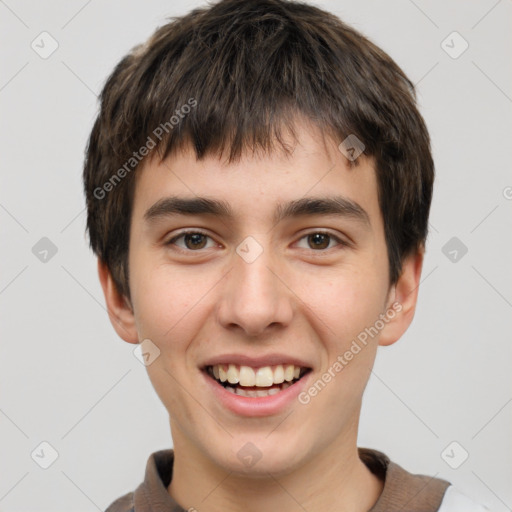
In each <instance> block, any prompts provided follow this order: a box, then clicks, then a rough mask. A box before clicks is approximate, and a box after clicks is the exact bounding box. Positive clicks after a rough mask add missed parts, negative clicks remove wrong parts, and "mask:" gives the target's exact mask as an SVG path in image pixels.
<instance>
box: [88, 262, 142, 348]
mask: <svg viewBox="0 0 512 512" xmlns="http://www.w3.org/2000/svg"><path fill="white" fill-rule="evenodd" d="M98 276H99V278H100V283H101V287H102V288H103V294H104V295H105V302H106V305H107V311H108V316H109V318H110V322H111V324H112V326H113V327H114V329H115V331H116V332H117V334H118V335H119V337H120V338H122V339H123V340H124V341H126V342H127V343H139V336H138V334H137V328H136V324H135V317H134V315H133V309H132V307H131V305H130V302H129V301H128V299H127V298H126V297H125V296H124V295H121V294H120V293H119V292H118V290H117V288H116V285H115V283H114V280H113V279H112V274H111V273H110V270H109V269H108V268H107V266H106V265H105V263H103V262H102V261H101V260H100V258H98Z"/></svg>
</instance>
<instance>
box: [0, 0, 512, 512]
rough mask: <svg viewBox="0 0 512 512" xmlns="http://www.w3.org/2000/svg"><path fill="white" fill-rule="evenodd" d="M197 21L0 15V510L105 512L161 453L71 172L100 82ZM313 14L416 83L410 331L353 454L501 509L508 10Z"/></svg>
mask: <svg viewBox="0 0 512 512" xmlns="http://www.w3.org/2000/svg"><path fill="white" fill-rule="evenodd" d="M196 5H203V2H183V1H176V2H164V1H157V0H153V1H148V2H135V1H133V0H132V1H129V2H128V1H124V2H121V1H120V0H117V1H114V0H109V1H104V2H100V1H99V0H92V1H89V2H86V1H85V2H84V1H82V0H80V1H66V2H64V1H63V0H62V1H53V2H52V1H47V2H36V1H35V0H32V1H23V2H22V1H17V0H8V1H5V2H4V1H0V34H1V38H2V40H1V44H0V55H1V75H0V108H1V121H2V122H1V133H0V154H1V165H2V167H1V180H2V181H1V184H0V226H1V227H0V229H1V240H2V242H3V243H2V247H3V250H2V251H1V252H0V259H1V260H0V308H1V312H0V322H1V323H0V326H1V354H0V429H1V430H0V431H1V436H0V470H1V475H0V510H1V511H25V510H33V511H58V510H62V511H64V510H66V511H69V510H84V511H85V510H89V511H94V510H103V509H105V508H106V507H107V506H108V505H109V504H110V503H111V502H112V501H113V500H114V499H115V498H117V497H118V496H120V495H121V494H124V493H126V492H128V491H131V490H133V489H134V488H135V487H136V486H137V485H138V484H139V483H140V481H141V480H142V477H143V472H144V469H145V464H146V460H147V457H148V456H149V454H150V453H151V452H153V451H155V450H159V449H163V448H168V447H170V446H171V438H170V432H169V427H168V418H167V414H166V411H165V409H164V407H163V406H162V405H161V403H160V402H159V400H158V398H157V396H156V394H155V393H154V391H153V389H152V387H151V385H150V382H149V379H148V377H147V374H146V370H145V368H144V366H143V365H142V364H141V363H140V362H139V361H138V360H137V359H136V358H135V357H134V355H133V353H132V352H133V348H134V347H133V346H132V345H129V344H127V343H124V342H123V341H122V340H120V339H119V338H118V337H117V335H116V334H115V332H114V330H113V328H112V326H111V324H110V322H109V319H108V317H107V314H106V311H105V307H104V299H103V295H102V291H101V288H100V284H99V281H98V278H97V274H96V261H95V259H94V257H93V255H92V253H91V252H90V251H89V249H88V246H87V241H86V239H85V236H84V229H85V212H84V204H85V203H84V199H83V195H82V184H81V170H82V169H81V168H82V159H83V151H84V147H85V143H86V139H87V136H88V133H89V131H90V129H91V127H92V122H93V119H94V117H95V114H96V111H97V98H96V95H97V94H98V93H99V91H100V90H101V87H102V84H103V83H104V80H105V79H106V77H107V75H108V74H109V73H110V71H111V70H112V68H113V67H114V65H115V64H116V63H117V62H118V61H119V59H120V58H121V57H122V56H123V55H124V54H125V53H126V52H127V51H128V50H129V49H130V48H131V47H132V46H134V45H135V44H137V43H139V42H142V41H143V40H145V39H146V38H147V37H148V36H149V35H150V34H151V33H152V32H153V30H154V29H155V28H156V27H157V26H158V25H161V24H163V23H164V22H165V18H166V17H167V16H170V15H178V14H182V13H185V12H188V11H189V10H190V9H191V8H192V7H194V6H196ZM318 5H320V6H322V7H325V8H327V9H328V10H331V11H333V12H334V13H336V14H338V15H339V16H340V17H341V18H342V19H344V20H345V21H347V22H349V23H351V24H352V25H353V26H354V27H355V28H357V29H359V30H360V31H362V32H363V33H364V34H366V35H367V36H369V37H370V38H371V39H372V40H373V41H374V42H376V43H377V44H378V45H380V46H381V47H382V48H383V49H384V50H386V51H387V52H388V53H389V54H390V55H391V56H392V57H393V58H394V59H395V60H396V61H397V62H398V64H399V65H400V66H402V67H403V69H404V70H405V72H406V73H407V74H408V75H409V77H410V78H411V79H412V81H413V82H415V83H416V84H417V86H418V98H419V105H420V109H421V111H422V113H423V114H424V117H425V119H426V122H427V125H428V127H429V129H430V132H431V136H432V142H433V151H434V157H435V161H436V169H437V182H436V188H435V196H434V202H433V207H432V215H431V233H430V236H429V240H428V247H427V255H426V261H425V266H424V273H423V278H422V279H423V281H422V285H421V288H420V295H419V304H418V309H417V314H416V317H415V320H414V322H413V324H412V326H411V327H410V329H409V330H408V332H407V333H406V335H405V336H404V337H403V338H402V340H400V341H399V342H398V343H397V344H395V345H394V346H391V347H387V348H386V347H383V348H380V349H379V355H378V358H377V362H376V365H375V368H374V373H373V375H372V377H371V380H370V382H369V385H368V388H367V391H366V395H365V401H364V409H363V413H362V419H361V428H360V437H359V445H360V446H368V447H373V448H377V449H379V450H381V451H384V452H385V453H387V454H388V455H389V456H390V457H391V458H392V459H393V460H395V461H396V462H397V463H399V464H401V465H402V466H403V467H405V468H406V469H408V470H409V471H411V472H417V473H425V474H430V475H436V476H438V477H441V478H445V479H447V480H449V481H451V482H452V483H454V484H455V485H457V486H458V487H459V488H460V489H461V490H462V491H463V492H465V493H466V494H467V495H469V496H470V497H472V498H473V499H475V500H477V501H480V502H482V503H484V504H486V505H487V506H489V507H490V508H492V509H493V510H495V511H498V512H501V511H505V510H511V507H512V486H511V485H510V484H511V476H512V461H511V454H512V441H511V436H510V432H511V423H512V422H511V415H512V404H511V401H512V391H511V385H510V361H511V360H512V359H511V355H512V354H511V352H512V343H511V337H510V327H511V325H510V318H511V308H512V273H511V271H510V262H511V261H512V257H511V256H512V243H511V237H510V233H512V229H511V228H512V215H511V212H512V200H511V198H512V188H511V187H512V175H511V172H510V168H511V167H510V164H511V154H510V146H511V140H512V133H511V132H512V130H511V123H510V121H511V109H512V84H511V78H512V77H511V74H512V73H511V65H510V49H511V39H512V37H511V32H512V31H511V23H510V22H511V19H512V1H510V0H502V1H497V2H496V0H489V1H487V0H486V1H481V2H466V1H464V2H463V1H455V0H451V1H440V0H438V1H435V2H427V1H420V0H416V1H414V2H413V1H412V0H409V1H408V0H400V1H398V0H397V1H387V2H378V1H369V0H366V1H355V0H354V1H340V0H337V1H322V2H318ZM43 31H47V32H49V33H50V34H51V36H52V37H53V38H54V39H55V40H56V41H57V42H58V45H59V46H58V49H57V50H56V51H55V52H54V53H53V54H52V55H51V56H49V57H48V58H46V59H43V58H41V57H40V55H39V54H38V53H36V52H35V51H34V50H33V49H32V48H31V43H32V41H33V40H35V41H36V43H37V42H38V41H40V37H39V34H40V33H41V32H43ZM453 31H457V32H458V33H459V34H460V35H461V36H462V37H463V38H464V40H466V41H467V42H468V44H469V48H468V49H467V50H466V51H465V52H464V53H462V54H461V55H460V56H458V58H453V54H454V53H459V52H460V50H461V49H462V48H463V46H461V45H462V44H463V41H462V40H460V39H457V38H455V39H454V38H453V36H452V37H451V38H448V40H447V42H445V43H444V45H443V46H444V48H443V46H442V42H443V41H444V40H445V39H446V38H447V36H449V35H450V34H451V33H452V32H453ZM39 45H40V46H41V45H42V43H40V42H39ZM49 47H50V46H49V40H46V43H45V48H46V49H48V48H49ZM450 47H451V48H450ZM445 49H448V50H449V51H450V52H451V53H452V56H450V55H449V54H448V53H447V52H446V51H445ZM43 237H47V238H48V239H50V240H51V242H52V243H53V244H54V245H55V246H56V248H57V253H56V254H55V255H53V256H52V257H51V253H49V254H48V256H47V261H46V262H43V261H40V259H39V258H38V257H36V255H35V254H34V253H33V252H32V248H33V247H34V246H35V245H36V244H37V243H38V241H39V240H40V239H41V238H43ZM452 237H457V240H456V241H455V242H451V243H455V244H456V245H454V246H453V247H452V246H451V245H448V246H446V244H447V243H448V242H449V240H450V239H451V238H452ZM40 243H44V242H40ZM46 243H47V242H46ZM457 244H458V247H457ZM461 244H464V246H465V247H467V249H468V252H467V254H465V255H464V256H461V255H462V252H461V250H460V249H461V247H462V245H461ZM37 247H39V246H36V248H37ZM443 247H445V249H444V252H443ZM454 248H455V250H457V251H458V252H457V260H456V261H451V259H453V257H454V254H455V253H453V252H452V254H451V255H450V254H449V253H450V251H453V250H454ZM36 252H37V251H36ZM445 253H446V254H447V255H445ZM450 258H451V259H450ZM326 421H328V418H326ZM43 441H46V442H48V443H50V444H51V445H52V446H53V447H54V449H55V450H56V451H57V452H58V458H57V460H56V461H55V462H54V463H53V464H52V465H51V466H50V467H49V468H48V469H42V468H41V467H40V466H39V465H38V464H37V463H36V462H35V461H34V460H33V458H32V457H31V453H32V452H33V451H34V450H36V454H39V458H38V457H37V455H35V456H34V458H35V459H36V460H38V462H39V464H41V463H42V464H44V463H45V462H46V463H48V462H51V460H50V458H51V450H49V449H48V448H45V447H44V446H43V447H40V446H39V445H40V443H41V442H43ZM453 441H456V442H457V443H458V444H457V445H455V447H453V445H452V447H451V448H450V449H449V450H448V452H447V453H448V456H446V455H445V458H444V459H443V457H442V456H441V453H442V452H443V451H444V450H445V448H446V447H447V446H448V445H449V444H450V443H452V442H453ZM452 448H453V450H452ZM462 450H466V451H467V452H468V453H469V458H468V459H467V460H466V461H465V462H464V463H463V464H462V465H460V467H458V469H452V468H451V467H450V466H449V465H448V464H447V462H446V461H445V459H446V460H448V461H449V462H450V463H451V464H452V465H455V464H456V463H457V462H460V460H461V457H462V455H463V453H464V452H463V451H462Z"/></svg>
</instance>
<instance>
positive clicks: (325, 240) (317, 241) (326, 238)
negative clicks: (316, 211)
mask: <svg viewBox="0 0 512 512" xmlns="http://www.w3.org/2000/svg"><path fill="white" fill-rule="evenodd" d="M307 237H308V243H310V247H312V248H313V249H326V248H327V247H329V242H330V239H331V235H329V234H328V233H312V234H311V235H307Z"/></svg>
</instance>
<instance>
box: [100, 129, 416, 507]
mask: <svg viewBox="0 0 512 512" xmlns="http://www.w3.org/2000/svg"><path fill="white" fill-rule="evenodd" d="M297 127H298V128H297V133H298V134H299V143H298V144H296V145H295V147H294V150H293V153H292V155H291V156H288V157H287V156H285V155H284V154H282V153H280V152H274V153H272V154H271V155H252V154H247V155H245V156H244V157H243V158H242V160H240V161H239V162H237V163H232V164H230V165H227V164H226V163H225V160H222V159H219V158H214V157H208V158H206V159H205V160H203V161H201V162H197V161H196V159H195V156H194V155H193V153H192V151H191V150H187V151H184V152H180V153H179V154H175V155H173V156H172V157H169V158H168V159H166V160H165V161H164V162H162V163H159V161H158V160H157V159H151V160H148V161H147V162H146V163H145V165H144V166H143V167H142V168H141V169H139V170H138V171H137V173H138V174H137V181H136V188H135V197H134V204H133V212H132V223H131V233H130V245H129V276H130V290H131V303H130V302H129V301H127V300H124V298H123V297H121V296H120V295H119V294H118V293H117V291H116V289H115V286H114V283H113V281H112V277H111V275H110V273H109V271H108V269H107V268H106V267H105V266H104V265H103V264H102V263H101V261H99V262H98V272H99V277H100V281H101V284H102V287H103V291H104V294H105V299H106V302H107V306H108V311H109V316H110V319H111V322H112V324H113V326H114V328H115V329H116V331H117V333H118V334H119V336H120V337H121V338H122V339H124V340H125V341H126V342H128V343H138V342H139V341H141V340H144V339H150V340H151V341H152V342H153V343H154V344H155V345H157V346H158V348H159V350H160V356H159V357H158V358H157V359H156V360H155V361H154V362H153V363H152V364H150V365H149V366H147V371H148V374H149V377H150V379H151V382H152V384H153V386H154V388H155V390H156V392H157V394H158V395H159V397H160V399H161V401H162V403H163V404H164V405H165V407H166V409H167V411H168V412H169V416H170V427H171V433H172V438H173V443H174V452H175V462H174V472H173V479H172V482H171V484H170V485H169V488H168V490H169V493H170V494H171V496H172V497H173V498H174V499H175V500H176V501H177V502H178V503H179V504H180V505H181V506H183V507H184V508H185V509H187V508H189V507H195V508H196V509H197V510H201V512H204V511H206V512H209V511H221V510H222V511H223V512H226V511H228V512H229V511H240V510H244V511H261V510H282V511H299V510H300V511H303V510H304V509H305V510H309V511H311V510H323V511H324V512H329V511H333V512H334V511H339V510H345V511H353V512H364V511H368V510H369V509H370V508H371V507H372V506H373V505H374V504H375V502H376V501H377V499H378V497H379V495H380V494H381V492H382V489H383V482H381V481H380V480H379V479H378V478H377V477H376V476H375V475H373V474H372V473H371V472H370V471H369V470H368V468H367V467H366V466H365V465H364V464H363V463H362V462H361V460H360V459H359V457H358V454H357V444H356V443H357V430H358V423H359V415H360V410H361V401H362V396H363V392H364V389H365V387H366V384H367V382H368V378H369V375H370V372H371V368H372V366H373V363H374V359H375V355H376V351H377V347H378V345H390V344H392V343H394V342H396V341H397V340H398V339H399V338H400V337H401V336H402V334H403V333H404V332H405V331H406V330H407V328H408V326H409V325H410V323H411V321H412V318H413V316H414V310H415V307H416V301H417V294H418V285H419V280H420V275H421V268H422V263H423V250H420V251H419V252H418V253H415V254H413V255H411V256H409V257H408V258H407V259H406V260H405V261H404V264H403V271H402V275H401V277H400V279H399V281H398V282H397V283H396V284H395V285H393V286H390V285H389V269H388V257H387V248H386V243H385V238H384V227H383V219H382V214H381V212H380V209H379V205H378V200H377V182H376V176H375V170H374V162H373V159H369V158H366V157H363V156H361V157H359V159H358V166H357V167H355V168H353V169H350V168H349V165H348V161H347V160H346V158H345V157H344V156H343V155H342V153H341V152H340V151H339V150H338V148H337V145H336V144H335V143H334V142H332V141H326V140H324V139H322V138H321V136H320V134H319V132H317V131H316V129H314V128H313V127H311V126H310V125H308V124H307V123H305V122H301V121H297ZM290 144H291V142H290ZM333 191H335V192H336V194H342V195H343V196H345V197H347V198H349V199H351V200H352V201H355V202H357V203H358V204H359V205H360V206H361V207H362V208H363V209H364V210H365V211H366V212H367V214H368V218H369V225H368V226H366V225H365V224H364V223H362V222H360V221H358V220H356V219H354V218H351V217H337V216H325V215H308V216H305V217H296V218H290V219H286V220H283V221H281V222H280V223H278V224H276V225H275V224H274V223H273V222H272V214H273V213H274V209H275V206H276V204H277V203H278V202H286V201H290V200H294V199H300V198H302V197H304V196H315V197H319V196H320V197H326V196H332V195H333ZM169 195H179V196H184V197H194V196H196V195H197V196H206V197H209V198H215V199H220V200H225V201H227V202H228V203H229V205H231V207H232V209H233V210H234V218H232V219H219V218H213V217H211V216H205V215H203V216H201V215H195V216H192V217H189V216H183V215H175V216H172V217H168V218H164V219H159V220H158V222H156V223H154V224H152V225H150V224H148V223H146V222H145V221H144V218H143V217H144V213H145V212H146V210H147V209H148V208H149V207H150V206H152V205H153V204H154V203H155V202H156V201H157V200H159V199H161V198H164V197H166V196H169ZM183 228H194V229H199V230H201V231H203V232H206V234H207V235H208V237H210V238H203V239H201V238H200V242H201V243H200V246H201V247H202V248H200V249H197V248H195V246H194V245H193V244H192V243H191V242H190V239H189V240H188V243H187V239H186V238H183V237H182V238H181V239H178V240H176V241H175V242H174V245H170V244H167V245H166V243H167V242H169V240H171V238H173V237H174V236H178V235H179V234H180V230H183ZM318 231H328V232H329V233H330V234H332V235H333V236H337V237H339V239H340V240H345V241H346V242H350V244H349V245H339V244H338V242H337V241H336V239H334V238H332V237H331V238H326V239H324V240H323V241H321V242H316V244H319V245H320V248H317V245H315V241H314V240H312V239H311V237H308V236H307V235H311V234H314V233H317V232H318ZM247 236H252V237H254V238H255V239H256V240H257V241H258V243H259V244H260V246H261V248H262V249H263V252H262V254H261V255H260V256H259V257H258V258H257V259H256V260H255V261H254V262H252V263H250V264H249V263H247V262H246V261H244V259H242V258H241V257H240V256H239V255H238V254H237V252H236V248H237V246H238V245H239V244H240V242H241V241H242V240H243V239H244V238H245V237H247ZM196 243H197V242H196ZM180 248H181V251H180ZM186 251H188V252H186ZM395 301H397V302H399V303H400V304H401V311H400V312H398V313H396V314H395V315H394V318H393V319H392V320H390V321H389V322H388V323H386V324H385V327H384V329H382V330H381V331H380V332H379V335H378V336H375V337H374V338H372V339H370V340H369V342H368V344H367V345H366V347H365V348H364V349H363V350H361V351H360V352H359V353H358V354H357V355H356V356H354V358H353V359H352V360H351V361H350V363H349V364H348V365H347V366H346V367H345V368H344V369H343V370H342V371H341V372H338V373H336V377H335V378H333V379H332V380H331V382H329V383H328V384H327V385H326V386H325V388H324V389H323V390H322V391H321V392H319V393H318V394H317V395H316V396H315V397H312V398H311V400H310V402H309V403H308V404H301V403H298V402H297V401H293V403H292V404H291V405H290V406H289V407H287V408H285V409H284V410H282V411H280V412H279V414H276V415H271V416H265V417H258V418H247V417H242V416H238V415H236V414H234V413H232V412H230V411H228V410H226V409H225V408H223V407H222V406H221V405H220V403H219V402H218V401H217V400H216V398H215V397H214V395H213V394H212V393H211V391H210V390H209V389H208V388H207V386H206V384H205V382H204V379H203V378H202V374H201V373H200V368H199V366H200V364H201V363H203V362H204V361H205V360H206V359H207V358H210V357H213V356H217V355H220V354H225V353H241V354H247V355H254V356H257V355H262V354H270V353H275V352H280V353H285V354H293V355H294V356H296V357H299V358H301V359H302V360H305V361H308V363H309V366H310V367H311V368H312V374H310V378H311V380H310V383H311V384H312V383H313V382H314V381H316V380H317V379H318V378H320V376H321V375H322V374H323V373H325V372H326V371H327V370H328V368H329V367H332V365H333V363H334V361H336V358H337V357H338V356H339V355H341V354H344V353H345V352H346V351H347V350H348V349H349V347H350V345H351V343H352V340H354V339H355V338H356V337H357V335H358V334H359V333H360V332H361V331H363V330H364V329H365V327H369V326H372V325H374V324H375V321H376V320H377V319H378V318H379V314H381V313H385V312H386V311H387V310H388V309H389V308H391V305H392V304H393V303H394V302H395ZM247 442H251V443H253V444H254V445H255V446H256V447H257V448H258V449H259V451H260V453H261V455H262V457H261V459H260V460H259V461H258V462H257V463H256V464H255V465H253V466H251V467H245V466H244V465H243V464H242V463H241V462H240V460H239V459H238V457H237V452H238V450H240V448H241V447H242V446H244V445H245V444H246V443H247Z"/></svg>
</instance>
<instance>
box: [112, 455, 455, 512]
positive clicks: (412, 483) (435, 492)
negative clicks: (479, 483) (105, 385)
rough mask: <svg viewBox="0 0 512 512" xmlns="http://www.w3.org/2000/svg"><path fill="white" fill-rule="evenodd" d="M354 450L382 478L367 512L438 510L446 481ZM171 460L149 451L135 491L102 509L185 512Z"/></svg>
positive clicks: (381, 457)
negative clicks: (172, 487)
mask: <svg viewBox="0 0 512 512" xmlns="http://www.w3.org/2000/svg"><path fill="white" fill-rule="evenodd" d="M358 450H359V457H360V459H361V460H362V461H363V462H364V463H365V464H366V466H368V468H369V469H370V471H371V472H372V473H374V474H375V475H377V476H379V477H380V478H381V479H383V480H384V489H383V491H382V493H381V495H380V497H379V499H378V500H377V502H376V503H375V505H374V506H373V507H372V508H371V510H369V511H368V512H411V511H414V512H435V511H437V510H438V509H439V507H440V505H441V502H442V500H443V496H444V493H445V491H446V489H447V488H448V486H449V485H450V483H449V482H447V481H446V480H441V479H439V478H435V477H429V476H425V475H414V474H411V473H409V472H407V471H405V470H404V469H403V468H402V467H400V466H399V465H398V464H395V463H394V462H392V461H390V459H389V458H388V457H387V456H386V455H385V454H384V453H382V452H379V451H377V450H372V449H370V448H358ZM173 462H174V451H173V450H161V451H158V452H155V453H152V454H151V456H150V457H149V459H148V462H147V465H146V475H145V478H144V482H142V483H141V484H140V485H139V487H137V489H136V490H135V492H131V493H128V494H126V495H124V496H122V497H121V498H119V499H118V500H116V501H115V502H114V503H112V505H110V507H109V508H108V509H107V510H106V512H186V511H185V509H183V508H182V507H181V506H180V505H178V503H176V501H175V500H174V499H173V498H172V496H171V495H170V494H169V493H168V491H167V487H168V486H169V484H170V483H171V478H172V468H173Z"/></svg>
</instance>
